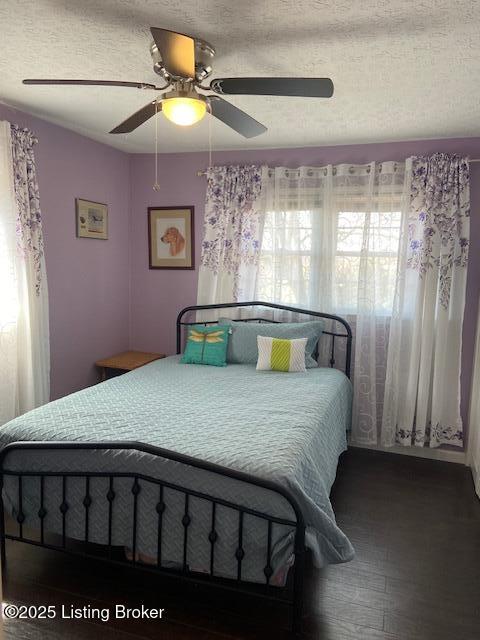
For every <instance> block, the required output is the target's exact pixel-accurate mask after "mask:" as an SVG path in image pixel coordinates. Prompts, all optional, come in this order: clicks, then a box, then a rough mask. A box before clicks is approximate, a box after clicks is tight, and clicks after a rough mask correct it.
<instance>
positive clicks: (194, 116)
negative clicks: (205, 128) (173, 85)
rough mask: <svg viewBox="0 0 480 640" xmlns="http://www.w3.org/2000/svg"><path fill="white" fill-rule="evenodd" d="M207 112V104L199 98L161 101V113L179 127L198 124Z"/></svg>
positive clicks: (177, 97) (175, 98) (174, 98)
mask: <svg viewBox="0 0 480 640" xmlns="http://www.w3.org/2000/svg"><path fill="white" fill-rule="evenodd" d="M206 112H207V103H206V102H205V100H202V99H201V98H199V97H184V96H176V97H173V98H165V99H164V100H163V101H162V113H163V114H164V116H165V117H166V118H168V120H170V121H171V122H173V123H174V124H178V125H180V126H181V127H189V126H191V125H192V124H195V123H197V122H200V120H201V119H202V118H203V117H204V116H205V113H206Z"/></svg>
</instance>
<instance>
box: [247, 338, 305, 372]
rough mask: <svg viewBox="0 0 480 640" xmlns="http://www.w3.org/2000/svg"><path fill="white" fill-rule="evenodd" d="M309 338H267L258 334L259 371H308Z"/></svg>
mask: <svg viewBox="0 0 480 640" xmlns="http://www.w3.org/2000/svg"><path fill="white" fill-rule="evenodd" d="M306 346H307V338H294V339H293V340H284V339H282V338H267V337H266V336H257V347H258V360H257V370H258V371H306V369H305V348H306Z"/></svg>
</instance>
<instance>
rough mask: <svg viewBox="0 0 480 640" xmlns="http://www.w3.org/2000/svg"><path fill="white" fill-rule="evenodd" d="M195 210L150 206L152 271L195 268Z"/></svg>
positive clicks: (149, 237)
mask: <svg viewBox="0 0 480 640" xmlns="http://www.w3.org/2000/svg"><path fill="white" fill-rule="evenodd" d="M193 213H194V208H193V207H149V208H148V249H149V252H148V253H149V267H150V269H194V268H195V260H194V226H193Z"/></svg>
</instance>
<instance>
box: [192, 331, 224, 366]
mask: <svg viewBox="0 0 480 640" xmlns="http://www.w3.org/2000/svg"><path fill="white" fill-rule="evenodd" d="M230 331H231V327H228V326H224V325H219V324H216V325H212V326H209V327H205V326H204V325H194V326H192V327H189V329H188V334H187V343H186V345H185V353H184V354H183V356H182V359H181V360H180V362H182V363H183V364H211V365H213V366H214V367H225V366H226V365H227V346H228V337H229V333H230Z"/></svg>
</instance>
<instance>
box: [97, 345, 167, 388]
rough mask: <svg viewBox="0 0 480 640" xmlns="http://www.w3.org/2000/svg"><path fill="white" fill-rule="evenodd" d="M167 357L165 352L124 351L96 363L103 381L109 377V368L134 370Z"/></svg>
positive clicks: (118, 370)
mask: <svg viewBox="0 0 480 640" xmlns="http://www.w3.org/2000/svg"><path fill="white" fill-rule="evenodd" d="M160 358H165V354H164V353H148V352H146V351H123V353H117V355H115V356H111V357H110V358H103V360H97V362H95V365H96V366H97V367H98V368H99V369H100V380H101V382H103V381H104V380H106V379H107V370H108V369H114V370H116V371H117V374H118V372H120V371H123V372H125V371H132V369H138V367H143V365H145V364H148V363H149V362H153V361H154V360H160Z"/></svg>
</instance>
